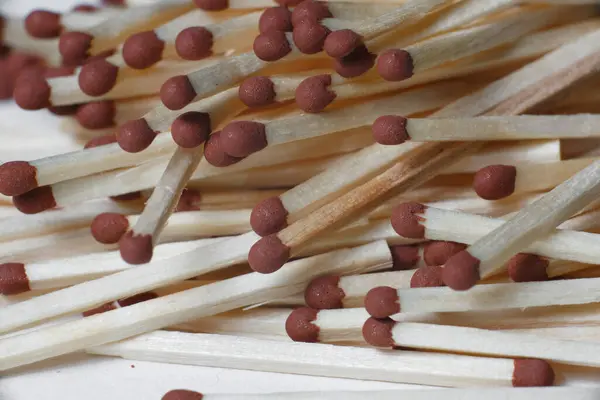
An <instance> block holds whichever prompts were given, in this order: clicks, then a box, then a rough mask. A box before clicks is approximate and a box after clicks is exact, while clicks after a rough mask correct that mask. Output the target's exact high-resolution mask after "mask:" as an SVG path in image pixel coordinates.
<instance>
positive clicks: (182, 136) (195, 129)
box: [171, 111, 211, 149]
mask: <svg viewBox="0 0 600 400" xmlns="http://www.w3.org/2000/svg"><path fill="white" fill-rule="evenodd" d="M210 131H211V123H210V115H209V114H207V113H203V112H198V111H189V112H186V113H183V114H181V115H180V116H178V117H177V118H176V119H175V121H173V124H171V136H172V137H173V141H174V142H175V143H177V145H179V146H181V147H183V148H186V149H193V148H195V147H198V146H200V145H201V144H202V143H204V142H206V139H208V136H209V135H210Z"/></svg>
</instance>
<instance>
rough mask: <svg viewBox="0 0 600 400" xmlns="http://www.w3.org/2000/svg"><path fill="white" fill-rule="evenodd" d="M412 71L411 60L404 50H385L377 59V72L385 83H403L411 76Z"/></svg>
mask: <svg viewBox="0 0 600 400" xmlns="http://www.w3.org/2000/svg"><path fill="white" fill-rule="evenodd" d="M413 71H414V64H413V59H412V57H411V55H410V53H409V52H408V51H406V50H401V49H390V50H386V51H384V52H383V53H381V54H380V55H379V57H378V58H377V72H379V75H380V76H381V77H382V78H383V79H385V80H386V81H392V82H397V81H403V80H405V79H408V78H410V77H411V76H413Z"/></svg>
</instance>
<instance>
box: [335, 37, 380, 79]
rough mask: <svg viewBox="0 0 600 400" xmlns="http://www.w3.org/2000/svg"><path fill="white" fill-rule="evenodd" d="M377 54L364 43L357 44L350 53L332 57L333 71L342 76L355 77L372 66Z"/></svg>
mask: <svg viewBox="0 0 600 400" xmlns="http://www.w3.org/2000/svg"><path fill="white" fill-rule="evenodd" d="M376 58H377V56H375V54H373V53H371V52H369V49H367V47H366V46H365V45H360V46H358V47H357V48H356V49H355V50H354V51H353V52H352V53H350V54H348V55H347V56H345V57H342V58H336V59H334V63H333V64H334V69H335V72H337V73H338V74H340V76H342V77H344V78H356V77H357V76H360V75H362V74H364V73H365V72H367V71H368V70H370V69H371V68H373V66H374V65H375V59H376Z"/></svg>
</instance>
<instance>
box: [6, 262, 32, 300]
mask: <svg viewBox="0 0 600 400" xmlns="http://www.w3.org/2000/svg"><path fill="white" fill-rule="evenodd" d="M30 290H31V288H30V287H29V278H28V277H27V272H26V271H25V265H24V264H21V263H7V264H0V294H3V295H5V296H10V295H15V294H19V293H25V292H28V291H30Z"/></svg>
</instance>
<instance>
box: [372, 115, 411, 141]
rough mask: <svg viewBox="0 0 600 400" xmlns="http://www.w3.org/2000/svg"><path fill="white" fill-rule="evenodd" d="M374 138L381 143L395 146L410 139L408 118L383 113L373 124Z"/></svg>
mask: <svg viewBox="0 0 600 400" xmlns="http://www.w3.org/2000/svg"><path fill="white" fill-rule="evenodd" d="M371 132H372V133H373V139H375V141H376V142H377V143H379V144H383V145H386V146H395V145H398V144H402V143H404V142H406V141H407V140H410V136H409V135H408V132H407V131H406V118H404V117H401V116H399V115H382V116H381V117H379V118H377V119H376V120H375V122H373V125H372V126H371Z"/></svg>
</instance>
